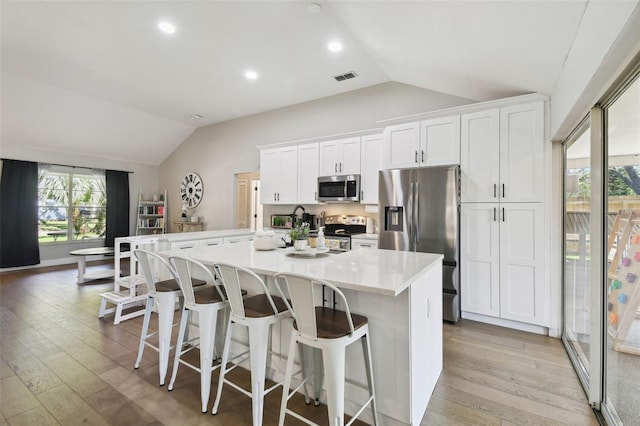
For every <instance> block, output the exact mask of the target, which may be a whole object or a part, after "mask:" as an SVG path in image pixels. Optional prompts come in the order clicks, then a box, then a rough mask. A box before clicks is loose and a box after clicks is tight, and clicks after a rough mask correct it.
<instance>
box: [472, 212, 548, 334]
mask: <svg viewBox="0 0 640 426" xmlns="http://www.w3.org/2000/svg"><path fill="white" fill-rule="evenodd" d="M460 221H461V228H460V259H461V271H460V276H461V299H462V302H461V303H462V311H463V316H464V312H469V313H474V314H480V315H486V316H491V317H496V318H501V319H506V320H511V321H518V322H522V323H527V324H534V325H540V326H547V325H548V324H547V323H548V300H549V296H550V295H549V285H548V280H546V279H545V261H544V256H545V250H544V246H545V241H544V235H545V232H544V204H542V203H463V204H462V207H461V215H460Z"/></svg>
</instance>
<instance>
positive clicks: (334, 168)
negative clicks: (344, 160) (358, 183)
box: [333, 163, 338, 173]
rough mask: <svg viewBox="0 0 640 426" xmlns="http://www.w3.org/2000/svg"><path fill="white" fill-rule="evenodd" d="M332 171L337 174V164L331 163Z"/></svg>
mask: <svg viewBox="0 0 640 426" xmlns="http://www.w3.org/2000/svg"><path fill="white" fill-rule="evenodd" d="M333 171H334V172H336V173H338V163H333Z"/></svg>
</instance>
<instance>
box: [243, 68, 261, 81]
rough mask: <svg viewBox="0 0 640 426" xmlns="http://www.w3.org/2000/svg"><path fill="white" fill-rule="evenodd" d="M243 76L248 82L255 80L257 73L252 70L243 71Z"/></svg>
mask: <svg viewBox="0 0 640 426" xmlns="http://www.w3.org/2000/svg"><path fill="white" fill-rule="evenodd" d="M244 76H245V77H246V78H247V79H249V80H255V79H256V78H258V73H257V72H255V71H253V70H248V71H245V73H244Z"/></svg>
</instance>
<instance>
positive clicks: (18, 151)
mask: <svg viewBox="0 0 640 426" xmlns="http://www.w3.org/2000/svg"><path fill="white" fill-rule="evenodd" d="M0 155H1V156H2V158H10V159H14V160H24V161H35V162H41V163H56V164H64V165H69V166H79V167H93V168H99V169H110V170H123V171H129V172H133V173H131V174H129V191H130V203H131V217H130V219H129V223H130V229H131V234H135V230H136V216H135V214H136V210H137V206H138V191H139V190H141V189H142V191H143V192H146V193H159V192H160V191H159V188H160V187H159V184H158V176H159V168H158V167H156V166H146V165H142V164H137V163H129V162H125V161H119V160H111V159H106V158H97V157H87V156H82V155H75V154H71V153H67V152H53V151H46V150H42V149H37V148H29V147H25V146H21V145H12V144H7V143H3V144H2V145H0ZM100 245H101V244H98V243H96V242H92V243H87V242H83V241H71V242H69V243H68V244H56V245H43V246H41V247H40V260H41V265H40V266H49V265H54V264H61V263H73V262H75V261H76V259H74V258H71V257H69V251H71V250H75V249H80V248H85V247H96V246H100Z"/></svg>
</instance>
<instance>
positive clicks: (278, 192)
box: [277, 192, 280, 201]
mask: <svg viewBox="0 0 640 426" xmlns="http://www.w3.org/2000/svg"><path fill="white" fill-rule="evenodd" d="M277 194H278V201H280V193H279V192H278V193H277Z"/></svg>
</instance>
